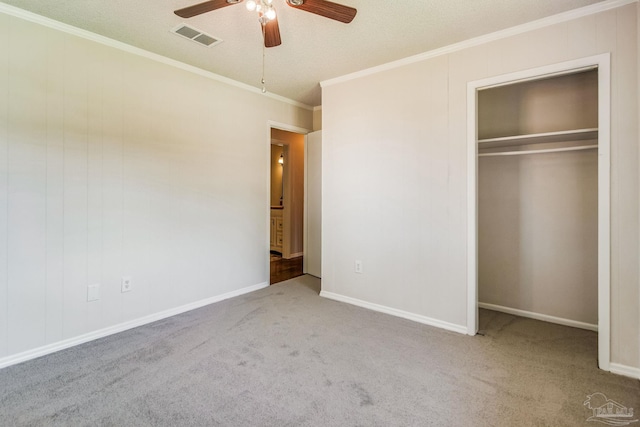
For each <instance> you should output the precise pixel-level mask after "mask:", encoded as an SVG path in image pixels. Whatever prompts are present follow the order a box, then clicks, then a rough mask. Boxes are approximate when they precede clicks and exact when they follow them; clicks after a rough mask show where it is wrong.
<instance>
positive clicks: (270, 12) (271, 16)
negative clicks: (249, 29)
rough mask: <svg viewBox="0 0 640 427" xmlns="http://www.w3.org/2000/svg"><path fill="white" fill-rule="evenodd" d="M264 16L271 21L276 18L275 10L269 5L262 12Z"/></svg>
mask: <svg viewBox="0 0 640 427" xmlns="http://www.w3.org/2000/svg"><path fill="white" fill-rule="evenodd" d="M264 16H266V17H267V19H268V20H269V21H273V20H274V19H276V10H275V9H274V8H273V7H269V8H268V9H267V11H266V12H265V13H264Z"/></svg>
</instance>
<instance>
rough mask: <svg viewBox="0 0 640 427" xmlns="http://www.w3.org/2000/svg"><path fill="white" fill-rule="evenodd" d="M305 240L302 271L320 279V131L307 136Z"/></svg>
mask: <svg viewBox="0 0 640 427" xmlns="http://www.w3.org/2000/svg"><path fill="white" fill-rule="evenodd" d="M306 148H307V167H306V168H305V170H306V173H307V191H306V195H307V210H306V217H307V224H306V231H307V239H306V246H307V249H306V251H305V257H304V265H303V271H304V272H305V273H306V274H310V275H312V276H316V277H321V276H320V275H321V266H322V260H321V258H320V255H321V249H322V131H316V132H312V133H309V134H307V146H306Z"/></svg>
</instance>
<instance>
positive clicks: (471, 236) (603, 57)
mask: <svg viewBox="0 0 640 427" xmlns="http://www.w3.org/2000/svg"><path fill="white" fill-rule="evenodd" d="M587 67H598V366H599V367H600V369H603V370H605V371H609V370H610V357H611V353H610V352H611V313H610V310H611V309H610V300H611V290H610V289H611V255H610V254H611V198H610V195H611V186H610V185H611V184H610V183H611V58H610V53H604V54H600V55H595V56H590V57H586V58H580V59H576V60H571V61H566V62H561V63H558V64H553V65H548V66H544V67H539V68H533V69H529V70H523V71H518V72H515V73H510V74H504V75H500V76H495V77H490V78H486V79H482V80H476V81H472V82H469V83H467V196H468V197H467V333H468V334H469V335H475V334H476V333H477V332H478V148H477V146H478V145H477V141H478V123H477V117H478V90H480V89H486V88H489V87H492V86H502V85H506V84H512V83H518V82H523V81H528V80H538V79H542V78H547V77H551V76H554V75H563V74H565V75H566V74H573V73H574V72H577V71H578V70H581V69H585V68H587Z"/></svg>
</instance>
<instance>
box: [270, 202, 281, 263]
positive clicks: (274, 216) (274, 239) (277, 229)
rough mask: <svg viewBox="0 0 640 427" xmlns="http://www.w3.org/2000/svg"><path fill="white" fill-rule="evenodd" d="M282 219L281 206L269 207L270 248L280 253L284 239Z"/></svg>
mask: <svg viewBox="0 0 640 427" xmlns="http://www.w3.org/2000/svg"><path fill="white" fill-rule="evenodd" d="M283 219H284V218H283V215H282V208H271V230H270V246H271V248H270V249H271V250H272V251H276V252H280V253H282V246H283V240H284V239H283V233H284V225H283Z"/></svg>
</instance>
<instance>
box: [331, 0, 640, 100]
mask: <svg viewBox="0 0 640 427" xmlns="http://www.w3.org/2000/svg"><path fill="white" fill-rule="evenodd" d="M638 1H639V0H605V1H602V2H599V3H595V4H592V5H589V6H585V7H581V8H578V9H573V10H569V11H567V12H562V13H559V14H557V15H552V16H548V17H546V18H542V19H538V20H535V21H531V22H527V23H526V24H522V25H517V26H515V27H511V28H507V29H504V30H500V31H496V32H494V33H489V34H485V35H483V36H478V37H474V38H471V39H468V40H465V41H462V42H459V43H454V44H451V45H448V46H444V47H441V48H438V49H433V50H430V51H427V52H424V53H419V54H417V55H413V56H409V57H407V58H403V59H399V60H397V61H392V62H388V63H386V64H382V65H378V66H375V67H371V68H366V69H364V70H361V71H356V72H355V73H350V74H346V75H344V76H341V77H336V78H333V79H328V80H324V81H321V82H320V86H321V87H323V88H325V87H327V86H332V85H335V84H338V83H343V82H347V81H349V80H354V79H358V78H360V77H365V76H370V75H372V74H378V73H382V72H384V71H388V70H393V69H395V68H399V67H404V66H406V65H410V64H415V63H416V62H421V61H425V60H427V59H431V58H435V57H437V56H442V55H447V54H449V53H453V52H457V51H460V50H463V49H468V48H470V47H474V46H479V45H482V44H486V43H489V42H492V41H496V40H501V39H504V38H507V37H512V36H515V35H518V34H522V33H526V32H529V31H533V30H537V29H540V28H544V27H549V26H551V25H555V24H560V23H563V22H567V21H571V20H574V19H577V18H582V17H584V16H589V15H594V14H596V13H600V12H604V11H607V10H611V9H616V8H619V7H622V6H626V5H629V4H633V3H638Z"/></svg>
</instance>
